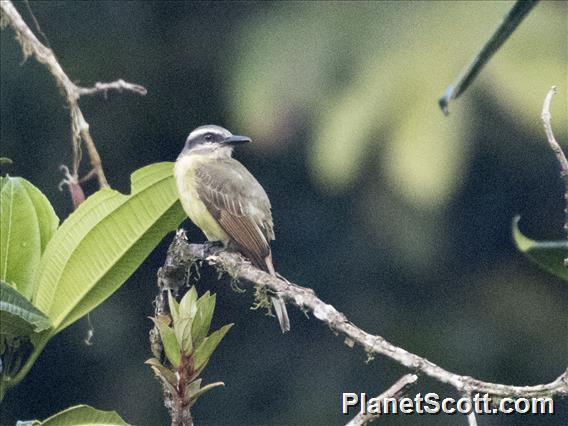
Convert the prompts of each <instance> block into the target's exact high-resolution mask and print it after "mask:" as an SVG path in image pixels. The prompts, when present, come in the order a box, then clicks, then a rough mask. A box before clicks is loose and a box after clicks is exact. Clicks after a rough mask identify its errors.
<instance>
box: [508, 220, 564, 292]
mask: <svg viewBox="0 0 568 426" xmlns="http://www.w3.org/2000/svg"><path fill="white" fill-rule="evenodd" d="M519 220H520V217H518V216H517V217H516V218H515V219H514V220H513V240H514V241H515V245H516V246H517V249H519V251H520V252H521V253H523V254H524V255H525V256H526V257H528V258H529V259H530V260H531V261H533V262H535V263H536V264H537V265H539V266H540V267H541V268H543V269H545V270H546V271H548V272H550V273H551V274H553V275H556V276H557V277H560V278H562V279H564V280H566V281H568V265H566V264H565V259H568V241H566V240H564V241H534V240H531V239H530V238H527V237H525V236H524V235H523V233H522V232H521V230H520V229H519Z"/></svg>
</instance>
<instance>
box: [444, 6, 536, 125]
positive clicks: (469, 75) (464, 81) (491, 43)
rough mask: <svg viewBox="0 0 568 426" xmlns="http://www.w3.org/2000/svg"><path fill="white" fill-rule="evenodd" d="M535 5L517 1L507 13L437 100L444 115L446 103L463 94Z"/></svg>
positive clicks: (446, 113) (445, 113) (446, 107)
mask: <svg viewBox="0 0 568 426" xmlns="http://www.w3.org/2000/svg"><path fill="white" fill-rule="evenodd" d="M537 3H538V0H517V2H516V3H515V5H514V6H513V7H512V9H511V10H510V11H509V13H507V15H506V16H505V18H503V22H501V25H499V27H498V28H497V30H496V31H495V32H494V33H493V35H492V36H491V38H490V39H489V40H488V41H487V43H485V45H484V46H483V48H482V49H481V51H480V52H479V53H478V54H477V56H476V57H475V59H474V60H473V61H472V62H471V63H470V64H469V65H468V67H467V68H466V69H465V71H464V72H463V74H462V75H461V76H460V77H459V78H458V81H457V82H456V83H454V84H451V85H449V86H448V88H447V89H446V91H445V92H444V96H442V97H441V98H440V99H439V100H438V104H439V105H440V108H441V109H442V112H443V113H444V115H448V114H449V111H448V103H449V102H450V101H451V100H453V99H457V98H458V97H459V96H460V95H461V94H462V93H463V92H465V90H466V89H467V88H468V87H469V85H470V84H471V83H472V82H473V80H475V77H477V75H478V74H479V72H480V71H481V69H482V68H483V67H484V66H485V64H486V63H487V62H489V60H490V59H491V57H492V56H493V55H494V54H495V52H497V50H499V48H500V47H501V46H502V45H503V43H505V41H507V39H508V38H509V37H510V36H511V34H513V32H514V31H515V29H516V28H517V27H518V26H519V24H520V23H521V21H522V20H523V19H524V18H525V17H526V16H527V15H528V13H529V12H530V11H531V10H532V9H533V7H535V6H536V4H537Z"/></svg>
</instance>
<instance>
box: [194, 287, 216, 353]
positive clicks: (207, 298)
mask: <svg viewBox="0 0 568 426" xmlns="http://www.w3.org/2000/svg"><path fill="white" fill-rule="evenodd" d="M215 300H216V296H215V295H211V293H209V291H207V292H205V294H204V295H203V296H201V297H200V298H199V300H198V301H197V313H196V314H195V318H194V320H193V325H192V328H191V335H192V340H193V345H194V346H195V347H199V345H200V344H201V342H202V341H203V339H204V338H205V336H207V333H209V327H211V320H212V319H213V311H214V310H215Z"/></svg>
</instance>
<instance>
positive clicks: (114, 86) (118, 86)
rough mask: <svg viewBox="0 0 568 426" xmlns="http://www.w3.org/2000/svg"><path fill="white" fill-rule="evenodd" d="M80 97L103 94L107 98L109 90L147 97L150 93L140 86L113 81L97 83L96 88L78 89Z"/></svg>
mask: <svg viewBox="0 0 568 426" xmlns="http://www.w3.org/2000/svg"><path fill="white" fill-rule="evenodd" d="M77 90H78V92H79V95H81V96H83V95H96V94H99V93H102V94H103V95H105V96H106V94H107V92H108V91H109V90H116V91H118V92H122V91H123V90H127V91H130V92H135V93H138V94H140V95H145V94H147V93H148V91H147V90H146V88H145V87H144V86H140V85H139V84H133V83H128V82H127V81H124V80H122V79H120V80H117V81H113V82H111V83H95V87H77Z"/></svg>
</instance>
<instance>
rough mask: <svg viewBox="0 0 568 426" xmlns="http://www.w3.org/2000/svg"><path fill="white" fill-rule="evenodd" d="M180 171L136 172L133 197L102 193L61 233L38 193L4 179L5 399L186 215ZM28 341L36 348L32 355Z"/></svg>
mask: <svg viewBox="0 0 568 426" xmlns="http://www.w3.org/2000/svg"><path fill="white" fill-rule="evenodd" d="M172 167H173V164H172V163H157V164H152V165H150V166H147V167H144V168H142V169H140V170H138V171H136V172H135V173H133V174H132V193H131V194H130V195H124V194H121V193H119V192H117V191H114V190H111V189H103V190H100V191H98V192H97V193H95V194H93V195H92V196H91V197H89V198H88V199H87V200H86V201H85V202H84V203H82V204H81V205H80V206H79V208H78V209H77V210H76V211H75V212H74V213H73V214H71V215H70V216H69V217H68V218H67V220H65V221H64V222H63V224H62V225H61V227H59V228H57V224H58V222H59V220H58V218H57V216H56V215H55V213H54V211H53V208H52V207H51V204H50V203H49V201H48V200H47V198H45V196H44V195H43V194H42V193H41V192H40V191H39V190H38V189H37V188H35V187H34V186H33V185H32V184H31V183H29V182H27V181H26V180H25V179H22V178H11V177H6V178H2V180H1V197H2V215H1V229H2V238H1V243H2V246H1V247H2V253H1V255H0V260H1V266H0V276H1V278H2V283H1V287H0V289H1V290H2V291H1V293H0V296H1V297H0V319H1V320H2V327H1V328H0V332H1V334H0V342H1V343H2V345H1V349H2V351H1V353H2V361H3V363H4V365H6V367H7V368H5V369H4V370H3V372H2V381H1V390H2V392H1V396H2V397H3V395H4V393H5V391H6V390H7V388H9V387H11V386H14V385H15V384H17V383H19V381H21V380H22V378H23V377H24V376H25V375H26V373H27V372H28V371H29V369H30V368H31V366H32V365H33V363H34V361H35V360H36V358H37V357H38V355H39V354H40V353H41V351H42V350H43V347H44V346H45V345H46V343H47V342H48V341H49V340H50V339H51V338H52V337H53V336H54V335H56V334H57V333H59V332H60V331H61V330H63V329H64V328H65V327H67V326H69V325H71V324H72V323H73V322H75V321H77V320H78V319H79V318H81V317H82V316H84V315H85V314H87V313H88V312H90V311H92V310H93V309H94V308H96V307H97V306H98V305H99V304H100V303H102V302H103V301H104V300H106V299H107V298H108V297H109V296H110V295H111V294H112V293H113V292H114V291H116V290H117V289H118V288H119V287H120V286H121V285H122V284H123V283H124V282H125V281H126V279H127V278H128V277H129V276H130V275H131V274H132V273H133V272H134V271H135V270H136V269H137V268H138V266H139V265H140V264H141V263H142V261H143V260H144V259H145V258H146V257H147V256H148V254H149V253H150V252H151V251H152V249H153V248H154V247H155V246H156V245H157V244H158V243H159V242H160V240H161V239H162V238H163V237H164V236H165V235H166V234H167V233H169V232H171V231H173V230H175V229H176V227H177V226H178V225H179V224H180V223H181V222H182V220H183V219H184V218H185V213H184V212H183V209H182V208H181V205H180V204H179V202H178V196H177V192H176V189H175V184H174V181H173V177H172ZM23 342H29V343H31V344H32V346H33V349H32V351H31V353H30V354H28V353H27V349H26V348H28V346H27V345H24V344H23ZM25 349H26V350H25ZM23 358H26V362H25V364H24V365H23V367H21V368H19V367H20V366H21V365H22V361H23ZM7 361H9V362H8V363H7ZM8 364H9V365H8Z"/></svg>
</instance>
